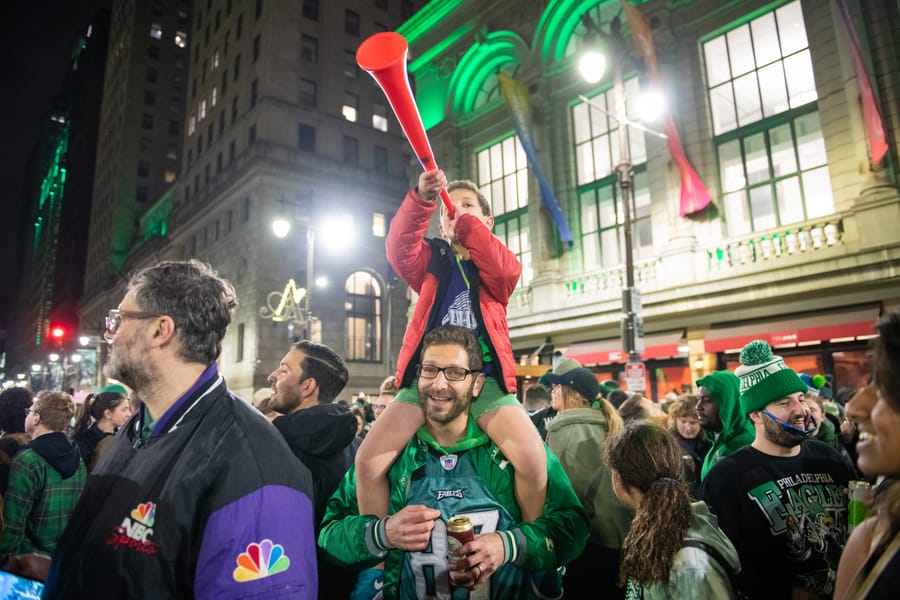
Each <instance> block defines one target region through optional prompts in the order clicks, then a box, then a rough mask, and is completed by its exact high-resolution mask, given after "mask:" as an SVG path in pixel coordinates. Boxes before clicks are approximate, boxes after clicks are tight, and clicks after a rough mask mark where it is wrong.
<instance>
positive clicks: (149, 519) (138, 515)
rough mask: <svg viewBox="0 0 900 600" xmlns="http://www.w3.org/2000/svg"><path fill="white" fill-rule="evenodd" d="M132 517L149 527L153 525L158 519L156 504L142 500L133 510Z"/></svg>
mask: <svg viewBox="0 0 900 600" xmlns="http://www.w3.org/2000/svg"><path fill="white" fill-rule="evenodd" d="M131 518H132V519H134V520H135V521H140V522H141V523H143V524H144V525H146V526H147V527H153V522H154V521H155V520H156V505H155V504H153V503H152V502H142V503H140V504H138V505H137V507H135V508H133V509H132V510H131Z"/></svg>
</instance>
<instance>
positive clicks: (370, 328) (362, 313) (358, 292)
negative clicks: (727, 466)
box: [344, 271, 381, 361]
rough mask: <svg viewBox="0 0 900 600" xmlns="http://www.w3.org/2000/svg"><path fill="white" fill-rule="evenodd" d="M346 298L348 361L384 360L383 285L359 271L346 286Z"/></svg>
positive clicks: (351, 276) (369, 275) (364, 272)
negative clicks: (382, 333) (382, 342)
mask: <svg viewBox="0 0 900 600" xmlns="http://www.w3.org/2000/svg"><path fill="white" fill-rule="evenodd" d="M344 291H345V292H346V293H347V299H346V301H345V302H344V310H345V312H346V314H347V329H346V336H347V345H346V351H347V356H346V357H347V360H360V361H380V360H381V284H380V283H379V282H378V280H377V279H375V277H374V276H373V275H372V274H371V273H368V272H366V271H356V272H355V273H353V274H351V275H350V277H348V278H347V281H346V283H345V284H344Z"/></svg>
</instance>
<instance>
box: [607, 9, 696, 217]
mask: <svg viewBox="0 0 900 600" xmlns="http://www.w3.org/2000/svg"><path fill="white" fill-rule="evenodd" d="M622 8H623V9H624V11H625V17H626V18H627V19H628V26H629V28H630V29H631V39H632V43H633V44H634V48H635V50H637V52H638V53H639V54H640V55H641V57H642V58H643V59H644V64H646V65H647V74H648V76H649V77H650V81H651V83H652V84H653V85H654V86H656V87H662V86H661V82H660V77H659V67H658V66H657V63H656V49H655V47H654V45H653V34H651V33H650V25H649V23H647V18H646V17H645V16H644V15H643V14H642V13H641V11H639V10H638V9H637V8H636V7H635V6H634V5H633V4H631V3H630V2H627V1H626V0H622ZM663 130H664V132H665V134H666V136H668V137H667V139H666V145H668V147H669V155H670V156H671V157H672V160H674V161H675V164H676V165H678V170H679V172H680V173H681V199H680V202H679V205H678V206H679V208H678V214H679V215H680V216H682V217H697V216H700V215H702V214H704V211H705V209H706V208H707V207H709V206H710V205H711V204H712V197H711V196H710V195H709V191H707V189H706V186H705V185H704V184H703V181H702V180H701V179H700V176H699V175H697V172H696V171H694V167H692V166H691V162H690V161H689V160H688V158H687V155H686V154H685V153H684V146H683V145H682V143H681V136H680V135H679V134H678V128H677V127H675V120H674V119H673V118H672V113H671V112H669V111H666V116H665V121H664V124H663ZM713 206H714V205H713Z"/></svg>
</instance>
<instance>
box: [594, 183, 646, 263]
mask: <svg viewBox="0 0 900 600" xmlns="http://www.w3.org/2000/svg"><path fill="white" fill-rule="evenodd" d="M631 191H632V195H633V196H634V198H633V200H634V202H633V209H634V210H633V212H632V221H633V224H634V236H633V238H632V244H634V248H635V255H636V256H637V257H638V258H650V257H651V256H652V255H653V236H652V229H651V223H650V190H649V187H648V183H647V172H646V170H643V171H641V172H638V173H636V174H635V176H634V180H633V185H632V188H631ZM621 193H622V192H621V188H620V187H619V182H618V180H617V178H616V177H615V176H613V177H607V178H604V179H602V180H600V181H599V182H597V184H596V185H591V186H586V187H585V188H582V189H581V190H579V194H578V196H579V207H580V212H581V214H580V217H581V247H582V256H583V265H584V270H585V271H590V270H595V269H612V268H615V267H617V266H619V265H621V264H623V263H624V262H625V231H624V229H623V227H622V225H623V223H624V222H625V212H624V207H623V205H622V196H621Z"/></svg>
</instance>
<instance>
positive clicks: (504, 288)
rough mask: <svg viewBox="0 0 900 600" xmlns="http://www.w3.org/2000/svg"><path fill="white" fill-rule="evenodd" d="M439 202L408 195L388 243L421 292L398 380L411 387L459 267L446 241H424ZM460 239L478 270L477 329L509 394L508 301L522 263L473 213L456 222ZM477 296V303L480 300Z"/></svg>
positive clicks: (512, 370) (512, 375)
mask: <svg viewBox="0 0 900 600" xmlns="http://www.w3.org/2000/svg"><path fill="white" fill-rule="evenodd" d="M436 206H437V202H428V201H427V200H425V199H424V198H422V197H421V196H420V195H419V194H418V193H416V190H415V189H412V190H410V191H409V193H408V194H406V198H405V199H404V200H403V204H401V205H400V209H399V210H398V211H397V214H396V216H394V218H393V219H392V220H391V228H390V231H388V236H387V240H386V242H385V247H386V250H387V259H388V262H389V263H390V264H391V266H392V267H393V268H394V270H395V271H397V274H398V275H399V276H400V278H401V279H403V281H405V282H406V284H407V285H408V286H409V287H411V288H412V289H413V291H415V292H416V293H417V294H418V295H419V300H418V302H416V308H415V310H414V312H413V316H412V318H411V319H410V320H409V325H407V327H406V333H405V334H404V335H403V346H402V348H401V349H400V354H399V355H398V357H397V381H400V382H402V383H401V387H409V385H410V384H411V383H412V381H413V380H414V379H415V364H416V360H415V359H416V357H418V356H419V350H420V346H421V344H422V338H423V337H424V336H425V334H426V333H427V332H429V331H431V330H432V329H434V328H435V327H437V326H438V325H439V324H440V323H438V322H437V319H438V315H437V312H438V311H439V310H440V300H439V299H441V298H443V297H444V296H445V295H446V293H447V286H448V285H449V283H450V273H451V272H452V270H453V269H456V268H458V267H457V266H456V264H455V263H456V260H455V258H454V253H453V250H452V249H451V248H450V244H448V243H447V242H445V241H444V240H432V239H425V232H426V231H427V230H428V224H429V223H430V221H431V216H432V215H433V214H434V209H435V207H436ZM454 232H455V235H456V238H457V239H458V240H459V242H460V243H461V244H462V245H463V246H465V247H466V248H468V250H469V253H470V255H471V257H472V262H473V263H474V264H475V267H476V268H477V273H476V275H475V276H474V277H472V278H471V280H470V284H471V287H470V288H469V292H470V294H471V297H472V310H473V311H474V312H475V320H476V322H477V323H478V330H479V332H481V333H482V334H483V335H482V337H483V338H484V342H485V344H487V346H488V350H489V351H490V353H491V357H492V358H493V360H494V364H495V365H496V368H497V369H498V370H499V373H497V375H496V377H497V381H499V382H500V387H501V388H503V389H504V390H505V391H506V392H507V393H509V394H514V393H515V391H516V365H515V360H514V359H513V352H512V346H511V345H510V341H509V324H508V323H507V322H506V305H507V304H508V303H509V297H510V296H511V295H512V293H513V290H514V289H515V288H516V285H517V284H518V283H519V275H520V274H521V273H522V265H521V263H519V260H518V259H517V258H516V255H515V254H513V253H512V252H511V251H510V249H509V248H507V247H506V246H504V245H503V242H501V241H500V239H499V238H498V237H497V236H495V235H494V234H492V233H491V231H490V229H488V228H487V227H485V225H484V224H483V223H482V222H481V221H479V220H478V218H476V217H475V216H473V215H465V214H464V215H460V217H459V219H458V220H457V221H456V225H455V226H454ZM476 298H477V299H478V301H477V302H476V301H475V299H476Z"/></svg>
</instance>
